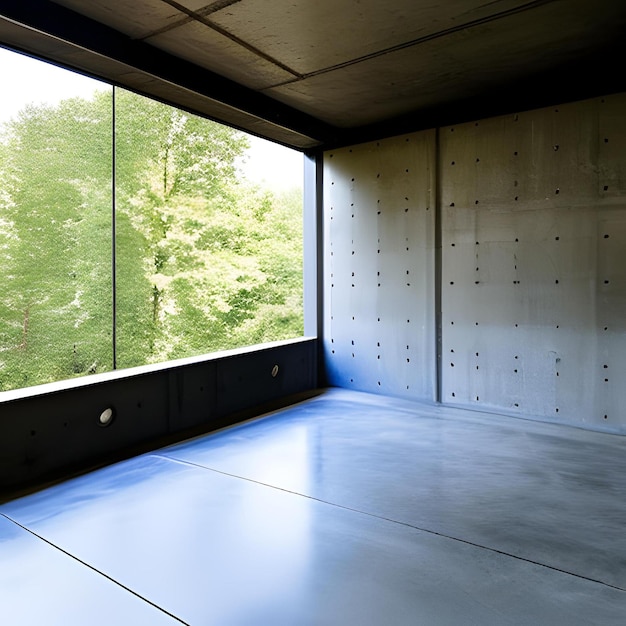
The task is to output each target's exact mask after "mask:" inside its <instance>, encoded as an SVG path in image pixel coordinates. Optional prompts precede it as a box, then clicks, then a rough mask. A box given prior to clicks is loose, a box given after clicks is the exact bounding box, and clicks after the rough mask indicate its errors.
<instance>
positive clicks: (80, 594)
mask: <svg viewBox="0 0 626 626" xmlns="http://www.w3.org/2000/svg"><path fill="white" fill-rule="evenodd" d="M624 476H626V438H625V437H619V436H616V435H607V434H602V433H593V432H586V431H582V430H577V429H573V428H566V427H563V426H556V425H550V424H541V423H537V422H529V421H524V420H517V419H512V418H505V417H500V416H496V415H485V414H480V413H472V412H468V411H462V410H457V409H449V408H444V407H435V406H426V405H420V404H416V403H411V402H407V401H403V400H397V399H391V398H385V397H380V396H370V395H367V394H361V393H355V392H350V391H345V390H339V389H334V390H328V391H327V392H325V393H323V394H322V395H320V396H318V397H316V398H313V399H311V400H307V401H305V402H303V403H301V404H299V405H296V406H293V407H290V408H288V409H285V410H282V411H279V412H276V413H273V414H271V415H269V416H265V417H263V418H261V419H257V420H252V421H250V422H246V423H244V424H241V425H239V426H237V427H234V428H231V429H227V430H223V431H221V432H218V433H214V434H212V435H208V436H204V437H201V438H198V439H194V440H191V441H188V442H185V443H182V444H180V445H177V446H173V447H170V448H166V449H162V450H159V451H157V452H155V453H152V454H147V455H144V456H141V457H137V458H134V459H131V460H129V461H126V462H123V463H119V464H117V465H114V466H110V467H107V468H105V469H102V470H100V471H97V472H94V473H92V474H89V475H85V476H82V477H80V478H77V479H74V480H71V481H68V482H65V483H63V484H59V485H56V486H54V487H52V488H50V489H47V490H45V491H42V492H40V493H37V494H33V495H31V496H28V497H25V498H22V499H20V500H15V501H13V502H10V503H8V504H5V505H3V506H1V507H0V623H2V624H11V625H12V626H13V625H16V624H20V625H21V624H29V625H30V624H63V625H64V626H67V625H75V624H76V625H78V624H80V625H83V624H100V623H102V624H105V623H106V624H111V623H115V624H161V623H163V624H167V623H170V624H180V623H185V624H194V625H196V624H198V625H206V624H218V625H220V626H231V625H239V624H242V625H243V624H245V625H254V626H264V625H272V626H276V625H282V624H285V625H290V626H294V625H300V624H311V625H319V624H341V625H342V626H343V625H352V624H355V625H356V624H358V625H362V624H384V625H401V624H411V625H414V624H426V625H430V624H480V625H485V624H559V625H560V624H568V625H572V624H603V625H604V624H624V623H626V538H625V534H624V529H625V527H626V481H625V480H624Z"/></svg>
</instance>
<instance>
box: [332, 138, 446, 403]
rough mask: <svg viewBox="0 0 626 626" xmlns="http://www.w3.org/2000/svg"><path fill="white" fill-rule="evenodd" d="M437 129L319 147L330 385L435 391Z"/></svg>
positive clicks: (403, 392)
mask: <svg viewBox="0 0 626 626" xmlns="http://www.w3.org/2000/svg"><path fill="white" fill-rule="evenodd" d="M435 137H436V133H435V131H427V132H422V133H417V134H411V135H406V136H401V137H394V138H391V139H386V140H384V141H380V142H374V143H370V144H362V145H359V146H354V147H352V148H343V149H341V150H336V151H332V152H328V153H327V154H326V155H325V160H324V209H325V211H324V227H325V237H324V249H325V263H324V270H325V274H324V285H325V289H324V327H325V330H324V333H325V338H326V341H325V346H324V348H325V362H326V364H327V376H328V380H329V383H330V384H331V385H335V386H339V387H349V388H352V389H358V390H361V391H371V392H374V393H383V394H391V395H397V396H405V397H410V398H428V399H431V400H433V399H434V389H435V362H436V336H435V329H434V320H435V308H434V271H435V265H434V260H435V249H434V232H435V231H434V228H435V188H434V184H435V147H436V144H435Z"/></svg>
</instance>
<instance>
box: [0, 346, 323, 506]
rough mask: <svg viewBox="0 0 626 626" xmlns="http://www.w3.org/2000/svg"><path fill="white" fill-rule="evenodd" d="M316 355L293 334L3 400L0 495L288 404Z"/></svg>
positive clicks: (306, 385)
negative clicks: (109, 415) (106, 416)
mask: <svg viewBox="0 0 626 626" xmlns="http://www.w3.org/2000/svg"><path fill="white" fill-rule="evenodd" d="M316 355H317V340H315V339H295V340H290V341H284V342H277V343H275V344H268V345H265V346H256V347H254V348H246V349H241V350H233V351H230V352H223V353H219V354H216V355H212V356H209V357H200V358H197V359H188V360H186V361H185V362H184V363H183V364H178V365H173V364H171V363H170V364H168V365H158V366H150V367H145V368H138V369H139V371H140V373H139V374H137V373H136V372H137V370H127V371H126V372H125V371H120V372H118V373H113V374H106V375H102V376H100V377H98V378H99V382H96V383H93V382H92V383H91V384H89V382H88V381H87V379H81V380H79V381H73V382H72V383H68V384H67V388H65V389H53V390H51V391H46V392H43V393H40V394H39V393H38V394H33V395H31V396H30V397H24V398H21V399H9V400H7V401H5V402H0V428H1V429H2V438H0V499H3V498H8V497H10V496H11V495H12V494H15V493H16V492H17V490H18V489H22V488H32V487H33V486H36V485H40V484H43V483H44V482H46V481H48V480H55V479H58V478H61V477H63V476H67V475H69V474H71V473H74V472H80V471H84V470H85V469H88V468H89V467H93V466H96V465H101V464H105V463H108V462H111V461H114V460H117V459H119V458H122V457H124V456H128V455H130V454H133V453H137V452H139V451H141V450H145V449H149V448H150V447H154V446H156V445H159V444H160V443H164V442H167V441H173V440H176V439H179V438H182V437H184V436H186V435H190V434H195V433H200V432H203V431H209V430H213V429H215V428H221V427H223V426H226V425H228V424H231V423H234V422H236V421H238V420H241V419H245V418H247V417H251V416H253V415H258V414H259V413H260V412H262V411H263V410H264V409H265V408H272V406H274V405H276V406H278V405H279V404H288V403H289V401H290V397H291V398H293V397H294V396H296V394H301V393H303V392H309V391H311V390H313V389H314V388H315V386H316V384H317V378H316V372H317V363H316V359H317V357H316ZM57 386H58V385H57ZM31 391H32V390H31ZM109 408H110V409H112V411H113V419H112V420H111V422H110V423H109V425H107V426H103V425H102V424H101V423H100V416H101V415H102V414H103V412H104V411H106V410H107V409H109Z"/></svg>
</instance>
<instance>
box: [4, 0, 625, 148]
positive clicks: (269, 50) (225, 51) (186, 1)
mask: <svg viewBox="0 0 626 626" xmlns="http://www.w3.org/2000/svg"><path fill="white" fill-rule="evenodd" d="M624 32H626V3H625V2H623V0H596V1H594V2H590V1H589V0H534V1H528V0H526V1H524V0H495V1H492V2H485V0H446V1H445V2H444V1H441V2H432V1H430V0H429V1H428V2H427V1H425V0H395V1H390V2H380V0H361V1H360V2H358V3H357V2H354V1H353V0H317V1H316V2H311V1H310V0H216V1H214V2H207V0H178V1H175V0H134V1H133V2H127V0H90V2H84V0H57V1H56V2H50V1H47V0H32V1H24V0H14V1H8V2H6V1H5V2H3V3H2V5H1V6H0V43H3V44H5V45H7V46H9V47H13V48H15V49H18V50H22V51H25V52H27V53H29V54H33V55H36V56H40V57H43V58H46V59H49V60H52V61H53V62H56V63H59V64H62V65H66V66H68V67H72V68H74V69H77V70H79V71H82V72H85V73H88V74H91V75H94V76H98V77H101V78H104V79H106V80H108V81H110V82H113V83H114V84H118V85H122V86H125V87H128V88H130V89H133V90H135V91H138V92H141V93H145V94H147V95H150V96H153V97H156V98H158V99H160V100H163V101H166V102H171V103H173V104H176V105H178V106H181V107H183V108H185V109H187V110H191V111H196V112H198V113H200V114H203V115H206V116H208V117H211V118H213V119H216V120H219V121H223V122H225V123H228V124H231V125H233V126H236V127H238V128H241V129H243V130H246V131H249V132H252V133H254V134H256V135H260V136H264V137H267V138H269V139H273V140H274V141H278V142H280V143H283V144H285V145H289V146H292V147H295V148H298V149H301V150H313V149H317V148H320V147H330V146H333V147H334V146H338V145H342V144H348V143H354V142H358V141H363V140H366V139H373V138H376V137H382V136H385V135H389V134H397V133H400V132H406V131H410V130H417V129H420V128H428V127H433V126H437V125H441V124H449V123H457V122H461V121H466V120H469V119H473V118H476V117H484V116H487V115H495V114H499V113H506V112H513V111H519V110H523V109H525V108H531V107H538V106H544V105H549V104H553V103H555V102H563V101H566V100H572V99H580V98H585V97H592V96H597V95H600V94H608V93H613V92H617V91H622V90H624V89H625V88H626V75H625V74H624V73H622V72H618V71H615V70H614V68H615V67H616V65H617V62H618V60H619V59H622V58H624V53H625V52H626V50H625V48H626V44H625V42H624V37H623V33H624Z"/></svg>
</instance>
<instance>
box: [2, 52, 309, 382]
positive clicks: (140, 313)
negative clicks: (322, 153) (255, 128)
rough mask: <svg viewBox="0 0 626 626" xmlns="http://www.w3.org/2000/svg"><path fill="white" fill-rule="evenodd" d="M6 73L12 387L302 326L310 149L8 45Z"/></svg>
mask: <svg viewBox="0 0 626 626" xmlns="http://www.w3.org/2000/svg"><path fill="white" fill-rule="evenodd" d="M0 80H1V81H2V84H3V91H4V94H5V95H4V97H3V99H2V102H1V103H0V276H1V282H0V391H6V390H9V389H15V388H20V387H25V386H30V385H36V384H41V383H46V382H52V381H58V380H63V379H67V378H71V377H74V376H80V375H84V374H90V373H96V372H105V371H110V370H112V369H115V368H121V367H132V366H136V365H143V364H147V363H156V362H163V361H167V360H170V359H176V358H179V357H186V356H193V355H199V354H203V353H208V352H213V351H216V350H223V349H229V348H235V347H243V346H246V345H253V344H256V343H260V342H266V341H273V340H280V339H288V338H293V337H297V336H301V335H302V334H303V306H302V171H301V170H302V156H301V155H299V154H298V153H296V152H294V151H291V150H287V149H286V148H281V147H278V146H275V145H273V144H269V142H262V141H261V140H259V139H257V138H254V137H249V136H247V135H245V134H244V133H241V132H239V131H236V130H233V129H231V128H229V127H226V126H222V125H220V124H217V123H215V122H212V121H209V120H206V119H203V118H201V117H197V116H194V115H191V114H189V113H186V112H184V111H180V110H178V109H176V108H173V107H171V106H167V105H164V104H161V103H158V102H155V101H153V100H150V99H148V98H144V97H142V96H138V95H136V94H134V93H131V92H128V91H125V90H122V89H118V88H116V89H113V88H112V87H110V86H108V85H106V84H104V83H100V82H98V81H94V80H91V79H88V78H85V77H83V76H78V75H76V74H73V73H71V72H68V71H66V70H61V69H59V68H56V67H53V66H50V65H47V64H45V63H42V62H39V61H35V60H33V59H29V58H26V57H23V56H21V55H17V54H15V53H12V52H9V51H6V50H2V49H0ZM268 165H269V166H270V167H269V168H268Z"/></svg>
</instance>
